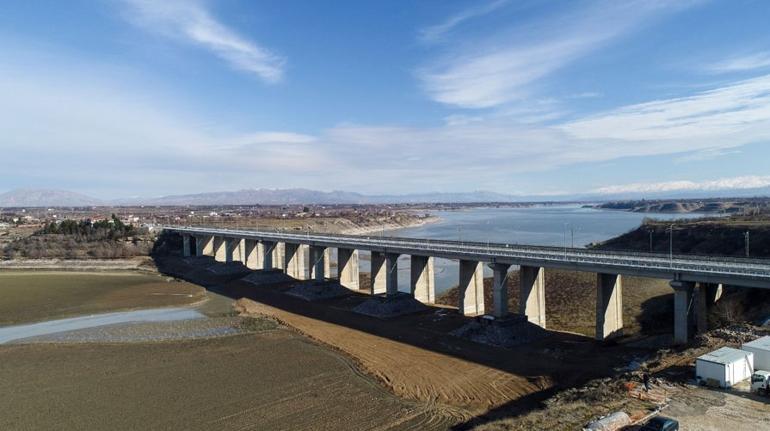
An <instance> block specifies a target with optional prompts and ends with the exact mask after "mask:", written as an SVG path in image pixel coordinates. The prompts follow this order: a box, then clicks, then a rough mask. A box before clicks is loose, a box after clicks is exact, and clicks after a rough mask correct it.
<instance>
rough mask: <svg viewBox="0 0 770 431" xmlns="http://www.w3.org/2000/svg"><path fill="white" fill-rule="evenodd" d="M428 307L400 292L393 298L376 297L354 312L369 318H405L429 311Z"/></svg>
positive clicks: (362, 304)
mask: <svg viewBox="0 0 770 431" xmlns="http://www.w3.org/2000/svg"><path fill="white" fill-rule="evenodd" d="M427 309H428V307H426V306H425V304H423V303H422V302H420V301H418V300H416V299H414V298H413V297H412V295H409V294H407V293H402V292H399V293H397V294H395V295H392V296H374V297H372V298H370V299H367V300H366V301H364V302H362V303H361V304H359V305H358V306H356V307H355V308H353V311H354V312H356V313H359V314H364V315H367V316H372V317H377V318H380V319H387V318H391V317H397V316H403V315H404V314H412V313H418V312H420V311H425V310H427Z"/></svg>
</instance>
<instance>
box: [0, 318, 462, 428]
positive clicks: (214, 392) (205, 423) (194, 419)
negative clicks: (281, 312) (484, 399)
mask: <svg viewBox="0 0 770 431" xmlns="http://www.w3.org/2000/svg"><path fill="white" fill-rule="evenodd" d="M0 394H3V395H2V396H0V412H2V413H0V429H4V430H16V429H111V430H129V429H168V430H176V429H179V430H182V429H184V430H197V429H200V430H209V429H221V430H235V429H238V430H244V429H246V430H248V429H276V430H277V429H292V430H300V429H308V430H310V429H312V430H323V429H329V430H331V429H372V428H376V429H446V428H447V427H448V426H450V425H451V424H452V423H453V422H454V421H455V420H456V419H453V418H451V417H450V416H446V415H445V414H443V413H442V412H440V411H437V410H435V409H434V408H433V407H432V406H431V405H430V404H426V403H414V402H410V401H405V400H401V399H399V398H398V397H396V396H394V395H393V394H391V393H389V392H388V391H387V390H385V389H384V388H383V387H382V386H380V385H379V384H378V383H377V382H376V381H375V380H374V379H372V378H370V377H368V376H365V375H363V374H361V373H360V372H358V371H357V370H356V368H355V367H354V366H353V364H352V363H351V362H350V361H349V360H348V359H346V358H345V357H343V356H342V355H340V354H338V353H335V352H333V351H330V350H329V349H326V348H324V347H322V346H320V345H318V344H315V343H313V342H310V341H308V340H306V339H305V338H303V337H301V336H299V335H296V334H294V333H292V332H290V331H287V330H284V329H277V330H269V331H263V332H259V333H253V334H246V335H237V336H230V337H223V338H214V339H205V340H195V341H184V342H166V343H127V344H74V345H45V344H43V345H38V344H36V345H6V346H0Z"/></svg>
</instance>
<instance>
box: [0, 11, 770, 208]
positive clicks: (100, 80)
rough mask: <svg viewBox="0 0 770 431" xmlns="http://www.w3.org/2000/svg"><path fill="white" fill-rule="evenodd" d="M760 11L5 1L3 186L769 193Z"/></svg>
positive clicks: (769, 48)
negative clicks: (734, 190) (749, 190)
mask: <svg viewBox="0 0 770 431" xmlns="http://www.w3.org/2000/svg"><path fill="white" fill-rule="evenodd" d="M768 22H770V2H766V1H762V0H756V1H749V0H744V1H741V0H733V1H716V0H712V1H708V0H680V1H624V2H619V1H577V0H576V1H566V0H565V1H539V0H538V1H527V0H518V1H513V0H510V1H506V0H487V1H447V0H441V1H439V0H435V1H428V0H426V1H420V2H412V1H392V0H391V1H298V0H280V1H279V0H276V1H248V0H219V1H215V0H211V1H204V0H188V1H177V0H167V1H151V0H90V1H77V0H72V1H67V2H61V1H42V0H29V1H18V2H7V3H6V4H4V5H3V6H2V9H0V50H1V52H2V53H3V55H2V56H0V94H2V95H3V97H2V98H0V130H2V131H3V133H2V134H1V135H0V151H1V152H0V154H2V159H0V166H1V167H2V170H0V191H3V190H8V189H13V188H17V187H45V188H62V189H71V190H76V191H81V192H85V193H90V194H92V195H95V196H98V197H103V198H112V197H129V196H137V195H138V196H157V195H164V194H176V193H195V192H204V191H217V190H234V189H243V188H260V187H268V188H288V187H305V188H311V189H319V190H335V189H336V190H350V191H360V192H364V193H410V192H425V191H473V190H491V191H497V192H502V193H512V194H526V195H531V194H542V195H545V196H550V195H559V194H571V193H586V192H594V193H616V192H638V193H642V194H643V193H647V192H655V191H660V190H698V189H704V190H711V189H731V188H748V187H757V186H767V185H770V171H769V170H768V163H767V161H768V160H770V145H768V142H769V141H770V32H768V31H767V23H768Z"/></svg>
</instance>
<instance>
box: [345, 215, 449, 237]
mask: <svg viewBox="0 0 770 431" xmlns="http://www.w3.org/2000/svg"><path fill="white" fill-rule="evenodd" d="M441 220H442V219H441V217H438V216H435V215H430V216H428V217H423V218H420V219H418V220H415V221H413V222H411V223H404V224H401V223H384V224H381V225H376V226H359V227H354V228H350V229H343V230H342V232H340V233H341V234H343V235H368V234H372V233H377V232H382V231H387V232H391V231H394V230H400V229H410V228H414V227H421V226H425V225H428V224H432V223H438V222H440V221H441Z"/></svg>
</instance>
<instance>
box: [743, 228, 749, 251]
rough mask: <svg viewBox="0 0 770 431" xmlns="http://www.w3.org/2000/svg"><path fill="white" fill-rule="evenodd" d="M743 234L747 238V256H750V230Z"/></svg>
mask: <svg viewBox="0 0 770 431" xmlns="http://www.w3.org/2000/svg"><path fill="white" fill-rule="evenodd" d="M743 236H744V238H745V239H746V257H749V231H746V233H745V234H743Z"/></svg>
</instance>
